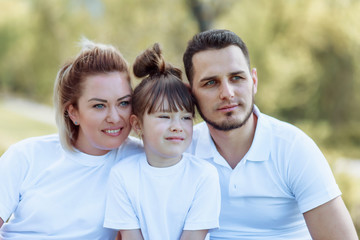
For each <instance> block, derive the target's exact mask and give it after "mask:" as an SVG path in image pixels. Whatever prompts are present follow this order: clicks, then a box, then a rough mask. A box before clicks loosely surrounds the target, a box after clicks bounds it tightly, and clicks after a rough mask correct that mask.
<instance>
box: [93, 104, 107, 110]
mask: <svg viewBox="0 0 360 240" xmlns="http://www.w3.org/2000/svg"><path fill="white" fill-rule="evenodd" d="M104 107H105V106H104V104H95V105H94V108H96V109H103V108H104Z"/></svg>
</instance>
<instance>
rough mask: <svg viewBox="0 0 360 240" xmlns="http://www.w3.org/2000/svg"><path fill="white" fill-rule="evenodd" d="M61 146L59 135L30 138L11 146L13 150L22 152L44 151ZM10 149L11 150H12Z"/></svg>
mask: <svg viewBox="0 0 360 240" xmlns="http://www.w3.org/2000/svg"><path fill="white" fill-rule="evenodd" d="M59 145H60V140H59V135H58V134H51V135H44V136H37V137H30V138H26V139H23V140H20V141H19V142H17V143H14V144H13V145H11V146H10V148H12V149H21V150H33V149H38V148H40V149H42V148H45V147H46V148H51V147H56V148H57V147H58V146H59ZM10 148H9V149H10Z"/></svg>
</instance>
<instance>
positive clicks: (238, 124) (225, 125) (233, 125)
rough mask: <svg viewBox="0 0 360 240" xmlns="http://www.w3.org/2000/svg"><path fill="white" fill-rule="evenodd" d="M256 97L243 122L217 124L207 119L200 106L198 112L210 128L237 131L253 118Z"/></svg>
mask: <svg viewBox="0 0 360 240" xmlns="http://www.w3.org/2000/svg"><path fill="white" fill-rule="evenodd" d="M254 104H255V102H254V95H253V96H252V99H251V106H250V108H249V109H248V111H247V112H246V114H245V118H244V119H242V120H239V121H235V122H231V121H227V120H225V121H223V122H220V123H216V122H214V121H212V120H210V119H209V118H207V117H206V116H205V115H204V114H203V112H202V111H201V109H200V107H199V105H198V104H196V107H197V109H198V112H199V114H200V116H201V117H202V119H204V121H205V122H206V123H207V124H209V125H210V126H212V127H213V128H215V129H216V130H220V131H230V130H233V129H237V128H241V127H242V126H244V125H245V124H246V122H247V121H248V120H249V118H250V117H251V114H252V113H253V111H254ZM233 114H234V113H233V112H228V113H226V116H227V117H231V115H233Z"/></svg>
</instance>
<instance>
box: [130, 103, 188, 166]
mask: <svg viewBox="0 0 360 240" xmlns="http://www.w3.org/2000/svg"><path fill="white" fill-rule="evenodd" d="M165 109H166V104H165ZM131 120H132V125H133V127H134V130H135V131H137V132H138V133H139V130H140V131H141V136H142V139H143V142H144V149H145V153H146V157H147V160H148V162H149V164H150V165H152V166H154V167H169V166H172V165H174V164H176V163H177V162H179V161H180V160H181V156H182V153H183V152H184V151H185V150H186V149H187V148H188V146H189V145H190V143H191V140H192V133H193V116H192V113H190V112H187V111H186V110H185V111H180V110H178V112H166V111H156V112H154V113H151V114H148V113H147V112H145V114H144V116H143V119H142V123H140V122H139V121H138V118H137V117H136V116H134V115H132V119H131Z"/></svg>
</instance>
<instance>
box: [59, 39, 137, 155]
mask: <svg viewBox="0 0 360 240" xmlns="http://www.w3.org/2000/svg"><path fill="white" fill-rule="evenodd" d="M80 44H81V46H82V49H81V51H80V53H79V54H78V55H77V56H76V57H75V58H74V59H72V60H70V61H68V62H67V63H65V64H64V65H63V66H62V67H61V68H60V70H59V71H58V73H57V76H56V80H55V84H54V107H55V117H56V124H57V127H58V129H59V137H60V141H61V144H62V146H63V148H64V149H65V150H70V151H74V144H75V142H76V140H77V137H78V133H79V126H76V125H75V124H74V123H73V122H72V121H71V119H70V118H69V115H68V112H67V108H68V107H69V106H70V105H73V106H74V107H75V108H78V104H77V103H78V100H79V98H80V96H81V95H82V89H83V82H84V80H85V79H86V77H87V76H89V75H94V74H99V73H108V72H114V71H118V72H123V73H126V74H127V76H128V81H129V85H130V75H129V68H128V63H127V62H126V60H125V59H124V57H123V56H122V54H121V53H120V52H119V51H118V50H117V49H116V48H115V47H113V46H112V45H105V44H100V43H94V42H92V41H90V40H88V39H86V38H83V39H82V40H81V43H80Z"/></svg>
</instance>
